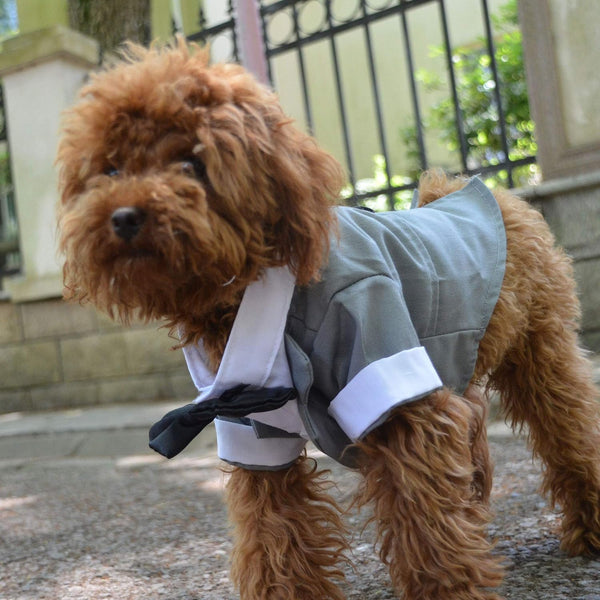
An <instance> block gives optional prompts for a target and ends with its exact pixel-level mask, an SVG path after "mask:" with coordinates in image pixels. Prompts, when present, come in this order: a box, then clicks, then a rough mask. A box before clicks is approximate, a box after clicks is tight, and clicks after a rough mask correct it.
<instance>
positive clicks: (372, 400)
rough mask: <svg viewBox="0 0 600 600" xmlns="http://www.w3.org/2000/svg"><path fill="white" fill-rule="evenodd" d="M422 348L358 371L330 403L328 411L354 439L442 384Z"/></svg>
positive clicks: (396, 355) (399, 354)
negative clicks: (399, 406) (395, 409)
mask: <svg viewBox="0 0 600 600" xmlns="http://www.w3.org/2000/svg"><path fill="white" fill-rule="evenodd" d="M442 385H443V384H442V381H441V380H440V378H439V376H438V374H437V372H436V370H435V368H434V366H433V364H432V363H431V360H430V359H429V356H428V355H427V351H426V350H425V348H423V347H422V346H421V347H417V348H411V349H410V350H403V351H402V352H398V354H394V355H393V356H389V357H387V358H382V359H380V360H377V361H375V362H373V363H371V364H370V365H367V366H366V367H365V368H364V369H362V371H359V372H358V373H357V374H356V375H355V376H354V377H353V378H352V379H351V380H350V382H349V383H348V384H347V385H346V387H344V388H343V389H342V390H341V391H340V392H339V394H338V395H337V396H336V397H335V398H334V399H333V400H332V402H331V404H330V405H329V414H330V415H331V416H332V417H333V418H334V419H335V420H336V421H337V423H338V425H339V426H340V427H341V428H342V429H343V430H344V433H345V434H346V435H347V436H348V437H349V438H350V439H351V440H352V441H357V440H359V439H360V438H361V437H363V436H364V435H365V434H366V433H368V432H369V431H370V430H371V429H372V428H373V427H375V426H377V425H379V424H380V423H381V422H382V421H383V417H384V416H386V415H387V414H388V413H389V412H390V411H391V410H392V408H394V407H395V406H398V405H400V404H404V403H406V402H410V401H412V400H418V399H419V398H423V397H424V396H426V395H427V394H429V393H431V392H433V391H435V390H437V389H439V388H441V387H442Z"/></svg>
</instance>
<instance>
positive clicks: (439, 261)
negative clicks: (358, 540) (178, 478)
mask: <svg viewBox="0 0 600 600" xmlns="http://www.w3.org/2000/svg"><path fill="white" fill-rule="evenodd" d="M336 210H337V219H338V231H337V232H336V233H335V234H333V235H332V240H331V249H330V254H329V258H328V261H327V264H326V265H325V267H324V269H323V271H322V277H321V279H320V280H319V281H318V282H317V283H314V284H311V285H309V286H306V287H295V286H294V279H293V276H292V274H291V273H290V271H289V270H288V269H287V268H285V267H282V268H274V269H269V270H268V271H267V272H266V273H265V274H264V276H263V277H262V278H261V279H260V280H259V281H257V282H255V283H253V284H252V285H250V286H249V287H248V288H247V289H246V291H245V294H244V297H243V300H242V303H241V305H240V308H239V310H238V314H237V316H236V319H235V322H234V325H233V328H232V331H231V334H230V337H229V340H228V343H227V346H226V349H225V353H224V355H223V359H222V362H221V365H220V367H219V370H218V372H217V373H216V374H214V373H211V372H210V370H209V369H208V368H207V366H206V364H205V357H204V354H203V350H202V346H201V345H198V346H186V347H184V349H183V351H184V354H185V358H186V362H187V365H188V368H189V371H190V374H191V376H192V378H193V380H194V383H195V384H196V386H197V388H198V389H199V391H200V395H199V396H198V398H196V400H195V401H194V403H193V404H190V405H188V406H187V407H184V409H180V411H181V412H179V411H173V413H169V414H168V415H166V416H165V417H164V418H163V420H162V421H161V422H159V423H157V424H155V425H154V426H153V428H152V430H151V434H150V437H151V444H150V445H151V447H153V448H154V449H156V450H157V451H159V452H161V453H162V454H165V455H167V456H169V455H171V456H172V455H174V454H176V453H177V452H178V451H179V450H180V449H182V447H184V446H185V445H186V444H187V443H188V442H189V440H191V438H192V437H193V436H194V435H195V433H196V432H197V431H196V430H195V428H197V430H198V431H199V430H200V429H201V428H202V427H203V426H204V425H205V424H206V423H207V422H209V421H210V420H211V419H212V418H213V417H214V416H217V418H216V420H215V426H216V429H217V441H218V451H219V456H220V458H222V459H223V460H225V461H227V462H229V463H231V464H235V465H238V466H243V467H245V468H250V469H252V468H254V469H280V468H285V467H287V466H288V465H289V464H291V463H292V462H294V460H295V459H296V458H297V457H298V456H299V455H300V453H301V452H302V450H303V448H304V446H305V443H306V441H307V440H311V441H312V442H313V443H314V444H315V445H316V446H317V447H318V448H320V449H321V450H322V451H323V452H325V453H326V454H328V455H329V456H332V457H333V458H335V459H336V460H338V461H339V462H341V463H343V464H346V465H348V466H354V463H355V460H354V458H355V457H354V455H353V452H352V450H353V449H352V447H351V444H352V442H354V441H357V440H359V439H361V438H362V437H364V436H365V435H366V434H367V433H369V432H370V431H371V430H373V429H374V428H375V427H377V426H378V425H379V424H381V423H382V422H384V421H385V420H386V418H387V417H388V416H389V414H390V412H391V411H392V410H393V409H394V408H395V407H397V406H399V405H401V404H403V403H406V402H413V401H417V400H419V399H420V398H423V397H425V396H427V395H428V394H430V393H431V392H433V391H435V390H437V389H439V388H441V387H442V386H446V387H449V388H452V389H453V390H455V391H456V392H457V393H459V394H460V393H462V392H464V390H465V388H466V386H467V385H468V382H469V381H470V379H471V377H472V374H473V370H474V366H475V361H476V357H477V349H478V345H479V341H480V340H481V338H482V336H483V333H484V331H485V328H486V326H487V324H488V321H489V319H490V316H491V314H492V311H493V309H494V306H495V304H496V301H497V299H498V295H499V293H500V288H501V285H502V280H503V276H504V269H505V263H506V236H505V232H504V225H503V220H502V215H501V212H500V208H499V207H498V204H497V203H496V200H495V199H494V197H493V195H492V194H491V192H490V191H489V190H488V189H487V187H486V186H485V185H484V184H483V183H482V182H481V181H480V180H479V179H477V178H474V179H472V180H471V181H470V183H469V184H468V185H467V186H466V187H465V188H463V189H461V190H459V191H457V192H454V193H452V194H450V195H448V196H446V197H444V198H440V199H439V200H436V201H434V202H431V203H429V204H427V205H426V206H424V207H422V208H419V209H416V210H409V211H398V212H389V213H371V212H367V211H364V210H360V209H356V208H348V207H340V208H338V209H336ZM240 384H243V385H240ZM261 390H263V391H264V396H263V400H261V397H260V394H262V393H263V392H262V391H261ZM232 391H233V393H232ZM238 392H240V393H239V394H238ZM244 393H245V394H246V396H244ZM248 394H249V395H248ZM257 394H258V397H256V395H257ZM215 398H218V399H219V400H218V401H216V402H217V404H215V405H211V407H210V410H209V411H208V416H206V415H204V416H203V418H202V419H201V421H202V423H201V425H200V426H199V427H197V419H196V417H194V416H193V415H197V411H198V410H202V408H203V406H209V403H210V402H212V401H213V400H214V399H215ZM277 398H280V400H279V401H278V400H277ZM269 403H271V404H269ZM236 405H237V408H234V407H236ZM190 415H191V416H190ZM195 419H196V421H195ZM181 431H185V432H186V433H184V435H183V438H185V439H184V441H183V442H182V441H181V439H180V440H179V441H178V437H180V436H181ZM183 438H182V439H183ZM188 438H189V439H188Z"/></svg>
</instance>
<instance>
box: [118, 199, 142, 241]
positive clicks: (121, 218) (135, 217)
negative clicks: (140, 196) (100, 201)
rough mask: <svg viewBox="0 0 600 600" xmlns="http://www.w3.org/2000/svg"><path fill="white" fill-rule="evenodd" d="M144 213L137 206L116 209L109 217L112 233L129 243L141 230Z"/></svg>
mask: <svg viewBox="0 0 600 600" xmlns="http://www.w3.org/2000/svg"><path fill="white" fill-rule="evenodd" d="M145 220H146V213H145V212H144V211H143V210H142V209H141V208H138V207H137V206H122V207H121V208H117V210H115V212H114V213H113V214H112V215H111V217H110V222H111V223H112V227H113V231H114V232H115V233H116V234H117V235H118V236H119V237H120V238H121V239H123V240H125V241H126V242H129V241H131V240H132V239H133V238H134V237H135V236H136V235H137V234H138V233H139V232H140V229H141V228H142V225H143V224H144V221H145Z"/></svg>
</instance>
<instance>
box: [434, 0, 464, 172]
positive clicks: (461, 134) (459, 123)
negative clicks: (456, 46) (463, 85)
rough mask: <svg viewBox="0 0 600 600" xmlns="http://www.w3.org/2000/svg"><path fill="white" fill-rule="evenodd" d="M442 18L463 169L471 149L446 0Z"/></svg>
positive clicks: (441, 0) (443, 4)
mask: <svg viewBox="0 0 600 600" xmlns="http://www.w3.org/2000/svg"><path fill="white" fill-rule="evenodd" d="M439 7H440V18H441V20H442V32H443V35H444V48H445V50H446V63H447V68H448V76H449V77H450V89H451V93H452V101H453V103H454V117H455V119H456V132H457V134H458V144H459V147H460V160H461V165H462V169H463V171H467V169H468V159H469V149H468V146H467V140H466V139H465V130H464V126H463V118H462V111H461V109H460V99H459V97H458V91H457V87H456V74H455V72H454V62H453V60H452V45H451V43H450V30H449V28H448V17H447V15H446V5H445V3H444V0H439Z"/></svg>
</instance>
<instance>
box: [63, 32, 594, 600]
mask: <svg viewBox="0 0 600 600" xmlns="http://www.w3.org/2000/svg"><path fill="white" fill-rule="evenodd" d="M58 163H59V165H60V206H59V244H60V248H61V250H62V252H63V253H64V254H65V257H66V262H65V267H64V279H65V295H66V297H67V298H69V299H73V300H78V301H80V302H92V303H93V304H95V305H96V306H97V307H98V308H100V309H101V310H104V311H106V312H108V313H109V314H111V315H113V316H114V317H116V318H119V319H121V320H122V321H124V322H128V321H129V320H131V319H132V318H133V317H134V316H136V317H137V316H140V317H142V318H144V319H162V320H164V321H165V322H166V323H167V325H168V326H169V327H171V328H172V329H177V331H178V334H179V336H180V339H181V344H182V345H186V344H191V343H196V342H198V341H199V340H202V343H203V345H204V348H205V349H206V350H207V352H208V355H209V359H210V365H211V366H212V367H213V368H216V366H217V365H218V363H219V361H220V359H221V356H222V353H223V349H224V347H225V344H226V341H227V337H228V335H229V331H230V328H231V325H232V323H233V320H234V318H235V314H236V311H237V308H238V305H239V302H240V299H241V297H242V294H243V291H244V289H245V287H246V286H247V285H248V284H249V283H251V282H253V281H255V280H256V279H257V278H258V277H259V276H260V274H261V273H262V271H263V270H264V269H265V268H267V267H272V266H277V265H289V266H290V267H291V269H292V270H293V272H294V274H295V275H296V279H297V283H298V284H299V285H310V283H311V282H312V281H314V280H318V278H319V274H320V270H321V268H322V266H323V264H324V260H325V259H326V256H327V251H328V241H329V238H330V235H331V233H332V231H334V230H335V225H336V223H335V217H334V213H333V211H332V210H330V209H331V207H332V205H333V204H334V203H335V199H336V198H337V196H338V194H339V191H340V189H341V187H342V185H343V183H344V177H343V173H342V169H341V167H340V166H339V165H338V164H337V162H336V161H335V160H334V159H333V158H332V157H331V156H329V155H328V154H327V153H325V152H324V151H323V150H321V149H319V148H318V147H317V145H316V143H315V142H314V140H313V139H312V138H310V137H309V136H307V135H305V134H304V133H301V132H300V131H298V130H297V129H296V128H294V126H293V125H292V123H291V121H290V120H289V119H288V118H287V117H286V116H285V115H284V113H283V111H282V110H281V108H280V106H279V104H278V102H277V98H276V96H275V95H274V94H273V93H272V92H271V91H269V90H267V89H266V88H265V87H263V86H262V85H260V84H258V83H257V82H256V81H255V80H254V79H253V78H252V77H251V76H250V75H249V74H247V73H246V72H245V71H244V70H243V69H242V68H241V67H239V66H235V65H214V66H211V65H209V64H208V57H207V53H206V52H205V51H202V50H199V49H197V48H196V49H194V48H192V49H189V48H187V47H186V45H185V44H184V42H183V41H181V40H179V41H178V42H177V43H176V44H175V45H173V46H172V47H169V48H166V49H164V50H163V49H160V48H158V47H152V48H150V49H143V48H140V47H137V46H130V47H129V48H128V50H127V51H126V53H125V57H124V60H123V61H121V62H120V63H118V64H117V65H116V66H114V68H111V69H109V70H108V71H106V72H102V73H99V74H97V75H95V76H93V77H92V78H91V80H90V82H89V83H88V84H87V85H86V86H85V87H84V88H83V90H82V92H81V97H80V100H79V102H78V103H77V104H76V105H75V106H74V107H73V108H72V109H71V110H70V111H68V112H67V114H66V115H65V119H64V126H63V133H62V137H61V141H60V145H59V150H58ZM464 185H465V181H463V180H460V179H455V180H451V179H448V178H447V177H445V176H444V175H443V174H441V173H440V172H429V173H426V174H425V175H424V176H423V178H422V180H421V184H420V199H421V204H427V203H428V202H431V201H433V200H435V199H436V198H439V197H441V196H445V195H447V194H449V193H451V192H452V191H455V190H457V189H459V188H461V187H463V186H464ZM496 197H497V200H498V203H499V205H500V208H501V211H502V215H503V217H504V222H505V227H506V238H507V246H508V248H507V265H506V273H505V278H504V283H503V287H502V290H501V293H500V297H499V300H498V303H497V305H496V307H495V310H494V313H493V315H492V318H491V320H490V323H489V325H488V328H487V331H486V333H485V335H484V337H483V339H482V341H481V344H480V348H479V354H478V360H477V364H476V367H475V373H474V376H473V380H472V382H471V383H472V385H471V386H470V387H469V389H468V390H467V392H466V393H465V395H464V397H462V398H461V397H459V396H457V395H455V394H452V393H450V391H448V390H444V391H443V392H439V393H436V394H434V395H433V396H431V397H430V398H428V399H424V400H422V401H419V402H415V403H413V404H410V405H407V406H405V407H403V408H401V409H399V410H397V411H395V412H394V414H393V416H392V418H391V419H390V420H389V421H388V422H386V423H384V424H383V425H382V426H380V427H379V428H377V429H376V430H375V431H373V432H372V433H371V434H369V436H368V437H367V439H365V440H364V441H363V442H362V443H361V444H360V448H361V450H362V462H361V470H362V472H363V474H364V484H363V486H362V488H361V490H360V494H359V500H360V501H361V502H362V503H367V502H368V503H370V504H372V505H373V507H374V511H375V519H376V520H377V522H378V531H379V541H380V544H381V556H382V558H383V560H384V561H385V562H386V563H387V564H388V565H389V568H390V573H391V576H392V580H393V582H394V584H395V585H396V586H397V587H398V588H403V589H404V597H405V599H406V600H424V599H429V598H431V599H433V598H435V599H436V600H478V599H483V598H486V599H488V600H490V599H492V598H494V597H495V596H494V594H493V592H490V591H488V590H487V589H486V588H487V587H489V586H494V585H497V584H498V582H499V581H500V576H501V569H500V567H499V565H498V561H497V560H496V559H494V558H493V557H492V556H491V554H490V545H489V543H488V542H487V541H486V539H485V535H484V533H485V525H486V523H487V522H488V520H489V518H490V515H489V509H488V500H489V495H490V489H491V488H490V486H491V472H492V465H491V461H490V458H489V452H488V448H487V442H486V433H485V427H484V420H485V414H486V407H485V400H484V399H483V397H482V395H481V393H480V391H479V388H480V386H482V385H483V384H487V386H488V387H489V388H491V389H496V390H498V391H499V393H500V396H501V398H502V402H503V406H504V410H505V412H506V415H507V417H508V418H509V419H510V420H511V422H512V423H513V425H514V426H515V427H523V426H526V427H527V428H528V434H529V439H530V442H531V446H532V449H533V451H534V453H535V454H536V455H538V456H539V457H540V458H541V459H542V460H543V462H544V465H545V469H544V481H543V485H542V491H544V492H546V493H548V494H549V496H550V499H551V500H552V501H553V502H557V503H559V504H560V505H561V507H562V510H563V513H564V519H563V541H562V544H563V547H564V549H565V550H567V551H568V552H569V553H571V554H588V553H592V552H598V551H600V419H599V417H598V403H597V400H598V390H597V389H596V388H595V387H594V385H593V383H592V379H591V371H590V368H589V364H588V362H587V361H586V360H585V358H584V357H583V355H582V353H581V351H580V350H579V349H578V347H577V323H578V318H579V305H578V302H577V298H576V295H575V289H574V283H573V277H572V267H571V264H570V262H569V260H568V259H567V258H566V257H565V255H564V254H563V253H562V252H560V251H558V250H556V249H554V247H553V244H554V240H553V238H552V235H551V234H550V232H549V230H548V227H547V226H546V224H545V223H544V221H543V219H542V217H541V216H540V215H539V214H538V213H537V212H536V211H534V210H532V209H531V208H530V207H529V206H527V205H526V204H525V203H524V202H522V201H520V200H518V199H516V198H515V197H513V196H511V195H510V194H508V193H507V192H504V191H499V192H498V193H497V194H496ZM123 210H124V211H125V213H126V214H127V220H126V221H123V223H125V225H126V229H127V228H130V230H135V235H125V233H124V232H123V231H121V232H119V227H117V224H116V222H115V218H116V215H119V214H120V215H123ZM227 497H228V504H229V508H230V514H231V520H232V522H233V524H234V532H235V537H236V542H235V550H234V555H233V568H232V574H233V577H234V580H235V582H236V584H237V586H238V587H239V589H240V592H241V594H242V597H243V598H244V600H256V599H259V600H260V599H264V600H278V599H283V598H289V599H305V598H310V599H311V600H314V599H316V598H318V599H321V598H331V599H334V600H339V599H341V598H342V594H341V592H340V590H339V589H338V588H337V587H336V582H337V581H338V580H339V579H340V578H341V576H342V574H341V571H340V570H339V567H338V566H337V564H338V563H339V561H340V560H343V552H344V550H345V542H344V540H343V526H342V523H341V521H340V517H339V513H338V511H337V509H336V506H335V503H334V502H333V501H332V500H331V499H330V498H329V496H328V495H327V493H326V487H325V485H324V482H323V479H322V474H320V473H317V472H316V470H315V467H314V465H312V463H310V462H309V461H307V459H305V458H301V459H300V460H299V461H297V462H296V463H295V464H294V465H292V466H291V467H290V468H289V469H287V470H283V471H280V472H270V471H255V472H253V471H244V470H241V469H234V470H233V472H232V473H231V479H230V481H229V483H228V488H227Z"/></svg>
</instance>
